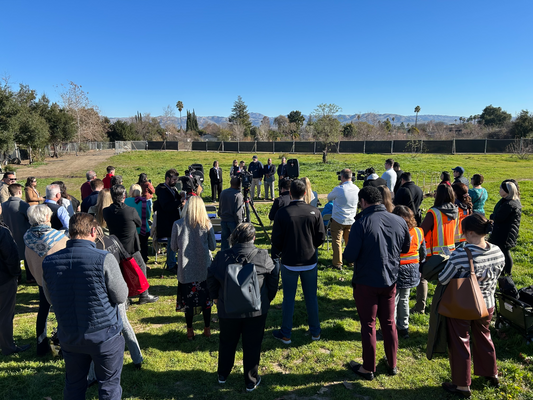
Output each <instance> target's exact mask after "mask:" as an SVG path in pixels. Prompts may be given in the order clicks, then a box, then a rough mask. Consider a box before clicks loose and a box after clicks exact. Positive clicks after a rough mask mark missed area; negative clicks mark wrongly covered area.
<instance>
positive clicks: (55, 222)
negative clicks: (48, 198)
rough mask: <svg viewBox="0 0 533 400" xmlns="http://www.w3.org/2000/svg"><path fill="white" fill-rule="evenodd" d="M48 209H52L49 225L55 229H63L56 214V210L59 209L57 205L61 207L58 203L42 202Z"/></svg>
mask: <svg viewBox="0 0 533 400" xmlns="http://www.w3.org/2000/svg"><path fill="white" fill-rule="evenodd" d="M44 204H45V205H46V206H48V208H49V209H50V210H52V216H51V217H50V225H51V226H52V228H54V229H55V230H58V231H59V230H60V229H63V223H62V222H61V220H60V219H59V217H58V216H57V210H59V207H61V206H60V205H59V204H55V203H44Z"/></svg>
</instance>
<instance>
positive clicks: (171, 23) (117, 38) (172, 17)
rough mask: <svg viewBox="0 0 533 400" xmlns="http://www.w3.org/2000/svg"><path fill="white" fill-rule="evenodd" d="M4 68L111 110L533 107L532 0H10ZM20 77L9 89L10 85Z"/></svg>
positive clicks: (42, 88) (43, 89)
mask: <svg viewBox="0 0 533 400" xmlns="http://www.w3.org/2000/svg"><path fill="white" fill-rule="evenodd" d="M2 15H3V16H2V22H1V23H0V37H1V38H2V48H1V49H0V74H2V75H9V76H10V78H11V79H10V82H11V83H12V84H14V85H18V84H19V83H24V84H27V85H29V86H30V87H31V88H32V89H35V90H37V92H38V94H42V93H46V94H47V95H48V96H49V97H50V98H51V99H52V100H56V101H59V92H60V91H61V88H60V87H59V88H57V86H60V85H61V84H66V83H67V82H68V81H74V82H75V83H77V84H79V85H82V87H83V89H84V90H86V91H87V92H89V98H90V100H91V101H92V102H93V103H94V104H96V105H97V106H98V107H99V108H100V110H101V112H102V114H103V115H107V116H109V117H127V116H132V115H134V114H135V113H136V112H137V111H140V112H142V113H145V112H149V113H151V114H152V115H153V116H156V115H161V114H162V113H163V108H164V107H166V106H167V105H172V106H174V105H175V104H176V102H177V101H178V100H181V101H183V103H184V106H185V109H190V110H192V109H193V108H194V109H195V111H196V114H197V115H202V116H208V115H218V116H228V115H229V114H230V113H231V107H232V105H233V103H234V101H235V100H236V99H237V96H239V95H240V96H242V98H243V100H244V101H245V103H246V104H247V105H248V110H249V111H251V112H259V113H262V114H265V115H268V116H272V117H274V116H277V115H279V114H288V113H289V112H290V111H292V110H300V111H302V112H303V113H304V114H308V113H310V112H312V110H313V109H314V108H315V107H316V105H318V104H320V103H335V104H337V105H339V106H340V107H342V113H343V114H354V113H364V112H377V113H394V114H402V115H412V114H413V109H414V107H415V106H416V105H420V107H421V109H422V111H421V114H441V115H456V116H469V115H472V114H478V113H481V111H482V109H483V108H484V107H485V106H487V105H489V104H493V105H494V106H500V107H502V108H503V109H504V110H506V111H508V112H510V113H511V114H513V115H515V114H516V113H518V112H520V110H522V109H529V110H530V111H533V80H532V72H533V52H532V51H531V45H532V38H533V29H532V28H531V15H533V2H531V1H506V2H501V1H477V0H476V1H464V0H463V1H455V0H447V1H436V0H433V1H427V0H426V1H379V0H376V1H334V0H333V1H313V0H307V1H277V0H269V1H262V0H248V1H202V0H196V1H176V0H175V1H154V2H141V1H106V2H103V1H91V2H75V1H69V2H66V1H51V2H38V1H31V2H23V1H12V2H6V3H5V4H4V5H3V6H2ZM14 87H15V86H14Z"/></svg>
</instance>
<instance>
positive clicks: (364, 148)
mask: <svg viewBox="0 0 533 400" xmlns="http://www.w3.org/2000/svg"><path fill="white" fill-rule="evenodd" d="M363 154H366V140H363Z"/></svg>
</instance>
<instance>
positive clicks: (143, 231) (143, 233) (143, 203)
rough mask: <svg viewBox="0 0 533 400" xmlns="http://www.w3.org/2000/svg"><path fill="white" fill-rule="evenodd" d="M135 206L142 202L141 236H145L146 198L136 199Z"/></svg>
mask: <svg viewBox="0 0 533 400" xmlns="http://www.w3.org/2000/svg"><path fill="white" fill-rule="evenodd" d="M134 201H135V204H138V203H139V202H140V201H142V204H141V235H143V236H144V235H146V197H136V198H135V200H134Z"/></svg>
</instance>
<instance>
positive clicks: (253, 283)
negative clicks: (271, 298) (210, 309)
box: [224, 249, 261, 314]
mask: <svg viewBox="0 0 533 400" xmlns="http://www.w3.org/2000/svg"><path fill="white" fill-rule="evenodd" d="M258 252H259V249H254V250H253V251H252V252H251V253H250V254H249V255H248V256H247V257H243V258H242V260H239V258H240V257H238V256H235V255H234V256H233V257H234V262H230V264H229V265H228V266H227V267H226V273H225V276H224V308H225V311H226V313H228V314H245V313H251V312H256V311H259V310H261V288H260V287H259V280H258V278H257V272H256V270H255V265H254V264H252V263H250V262H249V260H252V259H253V258H254V257H255V255H256V254H257V253H258Z"/></svg>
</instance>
